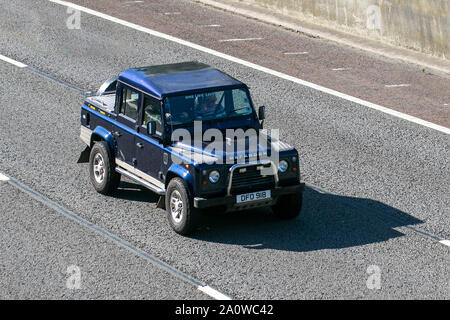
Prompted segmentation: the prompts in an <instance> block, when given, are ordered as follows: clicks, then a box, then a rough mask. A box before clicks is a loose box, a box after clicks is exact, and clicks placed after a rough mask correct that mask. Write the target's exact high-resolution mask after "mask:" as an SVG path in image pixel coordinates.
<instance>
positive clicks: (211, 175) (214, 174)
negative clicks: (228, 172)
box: [209, 170, 220, 183]
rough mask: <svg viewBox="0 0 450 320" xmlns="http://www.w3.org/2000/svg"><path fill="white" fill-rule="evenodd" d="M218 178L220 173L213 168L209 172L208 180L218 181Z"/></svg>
mask: <svg viewBox="0 0 450 320" xmlns="http://www.w3.org/2000/svg"><path fill="white" fill-rule="evenodd" d="M219 178H220V173H219V171H217V170H213V171H211V172H210V173H209V181H210V182H211V183H217V181H219Z"/></svg>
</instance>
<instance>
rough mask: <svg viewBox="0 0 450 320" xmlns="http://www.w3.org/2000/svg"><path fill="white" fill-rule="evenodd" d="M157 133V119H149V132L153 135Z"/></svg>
mask: <svg viewBox="0 0 450 320" xmlns="http://www.w3.org/2000/svg"><path fill="white" fill-rule="evenodd" d="M155 133H156V121H149V122H148V123H147V134H148V135H149V136H153V135H154V134H155Z"/></svg>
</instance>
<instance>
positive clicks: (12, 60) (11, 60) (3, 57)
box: [0, 54, 27, 68]
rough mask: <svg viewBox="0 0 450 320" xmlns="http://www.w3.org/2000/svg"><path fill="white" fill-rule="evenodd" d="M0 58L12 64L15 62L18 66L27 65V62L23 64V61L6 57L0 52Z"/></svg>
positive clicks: (23, 66)
mask: <svg viewBox="0 0 450 320" xmlns="http://www.w3.org/2000/svg"><path fill="white" fill-rule="evenodd" d="M0 60H2V61H5V62H8V63H10V64H13V65H15V66H16V67H19V68H25V67H26V66H27V65H26V64H23V63H22V62H19V61H16V60H14V59H11V58H8V57H5V56H3V55H1V54H0Z"/></svg>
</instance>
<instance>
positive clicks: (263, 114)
mask: <svg viewBox="0 0 450 320" xmlns="http://www.w3.org/2000/svg"><path fill="white" fill-rule="evenodd" d="M258 118H259V120H264V119H265V118H266V107H265V106H261V107H259V109H258Z"/></svg>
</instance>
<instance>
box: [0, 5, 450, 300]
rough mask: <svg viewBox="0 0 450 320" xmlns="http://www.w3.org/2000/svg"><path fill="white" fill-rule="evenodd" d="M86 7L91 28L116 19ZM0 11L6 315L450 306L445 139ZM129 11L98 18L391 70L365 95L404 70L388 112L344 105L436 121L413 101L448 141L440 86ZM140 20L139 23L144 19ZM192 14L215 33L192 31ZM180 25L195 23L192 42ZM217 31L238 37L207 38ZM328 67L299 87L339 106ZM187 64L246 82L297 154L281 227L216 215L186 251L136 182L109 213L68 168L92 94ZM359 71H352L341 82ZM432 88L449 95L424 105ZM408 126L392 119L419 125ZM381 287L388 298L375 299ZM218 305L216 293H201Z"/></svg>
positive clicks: (228, 45) (222, 64)
mask: <svg viewBox="0 0 450 320" xmlns="http://www.w3.org/2000/svg"><path fill="white" fill-rule="evenodd" d="M79 2H80V3H82V4H83V5H85V6H88V7H89V6H91V7H92V8H95V6H98V8H95V9H98V10H103V9H102V7H101V6H102V5H103V6H105V4H106V3H109V1H108V2H105V1H96V2H95V3H94V2H93V1H79ZM162 3H164V6H163V5H162ZM0 4H1V7H2V9H3V10H1V11H0V55H2V56H3V59H1V60H2V61H0V79H1V82H0V83H1V85H0V94H1V97H2V108H1V111H2V112H1V116H0V136H1V143H0V173H1V175H0V212H2V214H1V215H0V230H1V232H0V238H1V240H0V257H1V258H0V298H2V299H11V298H69V299H70V298H147V299H207V298H217V297H225V296H227V297H231V298H233V299H333V298H334V299H336V298H344V299H380V298H388V299H406V298H418V299H426V298H432V299H436V298H440V299H449V298H450V294H449V293H450V292H449V288H450V287H449V285H450V283H449V276H450V270H449V262H450V261H449V253H450V252H449V250H450V248H449V246H447V245H446V244H445V241H444V240H446V239H447V240H448V239H450V230H449V226H450V217H449V208H450V197H449V195H450V183H449V176H450V162H449V159H450V140H449V136H448V134H446V133H443V132H440V131H437V130H434V129H431V128H427V127H424V126H421V125H419V124H416V123H412V122H409V121H407V120H405V119H401V118H398V117H393V116H391V115H388V114H385V113H383V112H380V111H377V110H373V109H370V108H367V107H364V106H361V105H359V104H355V103H353V102H350V101H348V100H345V99H341V98H339V97H336V96H333V95H329V94H326V93H324V92H321V91H318V90H314V89H312V88H309V87H305V86H302V85H300V84H298V83H294V82H292V81H288V80H285V79H282V78H280V77H277V76H274V75H272V74H268V73H266V72H262V71H258V70H255V69H254V68H250V67H247V66H244V65H242V64H239V63H235V62H232V61H230V60H228V59H223V58H220V57H218V56H217V55H212V54H209V53H207V52H204V51H199V50H196V49H195V48H192V47H189V46H186V45H183V44H180V43H176V42H173V41H171V40H169V39H166V38H162V37H156V36H153V35H151V34H148V33H146V32H142V31H138V30H135V29H133V28H130V27H127V26H125V25H121V24H118V23H116V22H113V21H110V20H107V19H104V18H101V17H98V16H94V15H91V14H87V13H85V12H82V13H81V20H80V21H81V24H80V28H79V29H70V28H68V27H67V23H68V19H69V18H70V17H71V16H72V15H73V12H72V11H70V10H69V11H68V9H67V7H66V6H64V5H60V4H55V3H52V2H50V1H45V0H40V1H33V2H31V1H25V0H17V1H4V0H1V1H0ZM119 4H120V5H121V8H122V9H121V10H120V11H119V10H116V11H114V12H107V10H112V9H111V8H109V9H104V11H105V12H107V13H108V14H111V15H113V16H122V17H121V18H122V19H125V20H127V21H130V22H132V23H136V24H138V25H146V23H153V24H154V25H146V26H147V27H149V28H153V29H155V30H157V31H161V32H164V33H167V34H170V35H175V36H177V37H179V38H183V39H186V40H189V41H192V42H194V43H199V44H201V45H204V46H205V47H208V48H213V49H215V50H218V51H221V52H225V53H228V54H231V55H234V56H239V58H241V59H245V60H248V61H251V62H254V63H259V62H258V61H254V60H253V59H255V54H256V53H257V52H260V51H261V50H272V51H273V50H274V48H276V47H277V45H276V44H273V43H272V44H267V45H266V42H263V43H259V46H260V49H261V50H258V48H256V49H255V47H254V44H255V42H257V41H261V40H254V41H253V40H249V41H238V43H239V44H236V43H237V42H236V41H230V42H219V41H217V40H227V39H237V38H248V37H250V36H252V37H255V38H263V39H265V38H267V37H266V34H267V36H269V35H270V36H271V37H272V39H280V40H279V41H282V39H285V41H287V42H288V43H291V44H292V45H294V43H303V42H304V43H308V44H310V45H311V48H309V49H308V50H305V51H311V52H312V51H313V49H314V48H317V47H320V46H323V48H325V49H326V48H329V50H325V49H323V48H322V50H324V51H326V52H329V51H330V50H331V49H333V50H334V51H335V52H336V55H341V56H345V53H348V54H354V55H358V57H361V59H368V60H370V61H373V63H376V64H378V65H379V66H383V68H381V67H380V68H375V69H374V73H371V76H370V77H372V80H371V81H374V79H385V78H386V77H387V74H388V73H390V74H391V76H392V77H394V78H395V77H396V76H400V75H399V74H398V73H397V72H396V70H400V71H401V72H403V74H407V75H408V76H409V77H410V79H412V80H416V79H419V80H420V81H419V80H417V82H416V83H415V84H414V86H413V88H411V86H409V87H398V88H395V89H396V90H404V91H396V93H395V94H393V95H392V96H390V95H387V96H388V97H389V96H390V98H386V95H380V96H383V99H384V100H376V99H377V94H375V93H373V92H372V93H370V94H369V93H368V92H367V91H366V90H365V89H366V86H367V87H368V88H372V87H373V86H372V85H371V84H370V82H367V83H366V84H365V86H362V87H361V88H358V87H355V85H353V86H352V88H351V91H346V93H348V94H353V95H355V96H356V94H354V93H357V91H358V90H360V91H361V96H360V97H362V98H364V99H366V100H368V101H372V102H374V103H380V104H383V102H385V103H384V104H383V105H385V106H387V107H391V105H393V104H395V101H401V100H403V99H405V100H408V99H409V100H414V101H417V102H416V103H417V105H418V106H420V107H421V108H422V109H423V108H426V107H428V104H427V103H425V102H423V101H422V100H420V99H419V97H416V95H419V96H422V98H423V99H425V98H426V99H429V101H431V102H430V104H429V105H430V108H429V109H427V110H428V111H427V112H426V116H424V117H423V119H425V120H427V121H434V119H441V120H439V121H437V120H436V121H434V122H435V123H438V124H441V125H447V126H448V123H449V119H448V111H446V110H448V109H445V108H443V107H442V105H443V104H444V100H445V99H446V98H449V97H448V96H447V97H445V94H447V95H448V92H449V88H450V86H449V81H448V79H447V78H446V77H441V76H439V75H431V74H422V73H420V72H417V70H415V69H414V68H413V67H411V66H407V65H402V64H400V63H398V62H395V63H394V62H390V61H386V60H385V59H379V58H377V57H375V56H369V55H367V56H365V55H364V53H362V52H353V51H352V50H351V49H349V48H340V47H338V46H336V45H334V44H331V43H326V42H321V41H319V40H317V39H310V38H307V37H304V36H302V35H297V34H293V33H291V32H288V31H285V30H282V29H277V28H275V27H272V26H267V25H265V24H261V23H259V22H256V21H252V20H248V19H244V18H241V17H238V16H234V15H231V14H226V13H223V12H220V11H216V10H212V9H209V8H206V7H204V6H200V5H198V4H196V3H191V2H184V1H159V2H152V1H144V3H143V4H141V3H137V2H133V1H128V2H126V3H125V1H123V2H119ZM119 4H115V5H116V6H118V5H119ZM138 5H142V6H146V9H145V8H141V9H140V10H139V11H136V12H138V13H137V15H136V16H135V17H132V15H130V14H129V12H131V11H127V10H133V6H138ZM180 8H181V9H180ZM134 9H135V8H134ZM144 9H145V10H147V11H145V12H146V13H147V15H146V16H145V19H143V18H139V15H140V14H142V10H144ZM127 12H128V13H127ZM177 12H178V13H177ZM200 13H203V14H202V15H201V16H202V17H204V19H205V20H204V21H202V22H201V23H200V22H198V23H197V20H198V19H199V18H198V15H200ZM189 15H191V16H192V17H191V19H189ZM133 19H134V20H133ZM183 19H184V20H183ZM219 19H223V20H219ZM179 21H191V22H192V21H195V23H196V25H197V26H198V28H194V27H193V26H192V24H188V23H187V22H184V23H182V22H179ZM224 23H229V25H230V26H235V29H234V30H233V29H232V28H231V27H230V28H220V27H212V26H211V25H213V24H217V25H224ZM240 24H245V25H248V26H249V27H248V28H250V27H251V28H253V29H244V28H242V27H240V26H241V25H240ZM207 25H208V26H209V27H207ZM183 28H184V29H183ZM205 28H207V29H208V30H212V29H214V31H213V32H214V39H216V41H215V42H213V41H212V40H211V41H210V42H208V41H206V40H208V39H207V38H205V37H206V36H203V35H204V34H209V33H210V32H212V31H207V32H205V31H204V30H205ZM201 30H203V31H201ZM230 30H231V31H230ZM240 30H241V33H240ZM242 30H246V31H247V30H256V31H260V32H261V33H264V35H254V34H255V32H252V33H251V34H242V33H244V31H242ZM183 31H184V32H183ZM221 32H224V34H221ZM227 32H228V33H227ZM225 33H227V34H225ZM231 36H233V38H231ZM291 37H296V38H295V39H296V41H298V42H294V41H293V40H291ZM202 39H203V40H202ZM197 40H198V41H197ZM202 41H204V42H202ZM308 41H309V42H308ZM311 41H312V42H314V43H310V42H311ZM236 46H239V47H236ZM314 46H316V47H314ZM278 47H279V46H278ZM297 49H298V48H289V50H290V51H292V50H297ZM286 50H288V49H286ZM302 50H303V49H302ZM237 51H239V52H237ZM317 52H318V53H319V52H321V51H317ZM235 53H238V54H235ZM292 56H293V55H292ZM292 56H290V57H289V59H293V57H292ZM319 56H320V55H319ZM5 57H8V58H10V59H14V61H18V62H20V63H23V64H24V65H27V66H29V67H25V66H24V65H21V64H17V63H15V64H14V61H11V60H8V59H6V58H5ZM278 59H279V61H280V63H279V65H277V64H273V63H272V62H271V61H272V60H270V61H265V60H262V64H265V65H266V66H267V67H270V68H272V69H274V70H277V71H281V72H288V73H289V72H291V71H292V70H295V68H296V65H297V63H298V62H294V61H292V60H289V59H288V58H286V59H284V57H281V58H278ZM320 59H326V57H321V58H319V57H318V58H317V61H316V62H315V63H313V62H311V58H310V59H309V61H310V62H309V64H306V63H305V65H307V66H308V68H309V69H308V70H309V71H308V72H307V73H308V77H309V78H307V79H306V80H308V81H313V82H314V80H315V79H316V80H317V82H318V83H319V84H321V85H328V86H329V87H331V88H334V89H337V88H339V86H341V85H342V81H344V80H345V79H347V80H345V81H355V79H352V76H345V74H344V73H339V76H336V74H335V73H332V72H328V73H329V74H330V76H329V77H328V78H327V77H326V76H325V74H324V71H323V70H322V71H321V70H319V69H320V68H318V70H317V73H315V72H316V68H314V65H316V66H317V65H322V63H320V61H321V60H320ZM187 60H199V61H202V62H205V63H208V64H210V65H213V66H215V67H217V68H219V69H221V70H223V71H225V72H227V73H229V74H230V75H232V76H234V77H236V78H238V79H240V80H242V81H244V82H246V83H247V84H248V85H249V86H250V88H251V92H252V95H253V99H254V101H255V103H256V105H265V106H266V108H267V118H268V119H267V121H266V127H267V128H269V129H270V128H277V129H280V131H281V133H280V134H281V138H282V140H284V141H286V142H288V143H290V144H292V145H293V146H295V147H296V148H297V149H298V150H299V154H300V165H301V170H302V180H303V181H305V182H307V183H308V185H309V187H308V189H307V191H306V193H305V196H304V207H303V209H302V212H301V215H300V216H299V217H298V218H297V219H295V220H293V221H279V220H277V219H276V218H275V217H274V216H273V215H272V214H271V212H270V210H255V211H250V212H245V213H235V214H228V215H223V214H222V215H211V216H205V217H204V221H203V224H202V226H201V227H200V228H199V230H197V232H196V234H195V235H194V236H193V237H182V236H179V235H177V234H175V233H174V232H173V231H172V230H171V229H170V227H169V225H168V223H167V221H166V217H165V213H164V212H163V211H162V210H160V209H157V208H156V201H157V197H156V196H155V195H153V194H152V193H151V192H150V191H147V190H145V189H143V188H141V187H139V186H137V185H135V184H133V183H131V182H127V181H126V180H123V181H122V183H121V186H120V189H119V191H118V193H117V194H116V195H114V196H111V197H105V196H102V195H99V194H97V193H96V192H95V191H94V189H93V187H92V186H91V184H90V182H89V175H88V168H87V165H86V164H77V163H76V161H77V159H78V156H79V154H80V152H81V151H82V150H83V149H84V145H83V143H82V142H81V141H80V139H79V128H80V125H79V116H80V106H81V104H82V101H83V94H82V92H83V91H88V90H96V89H97V88H98V87H99V85H100V84H101V83H102V82H103V81H104V80H105V79H107V78H109V77H110V76H112V75H117V74H118V73H119V72H120V71H122V70H124V69H126V68H129V67H135V66H145V65H152V64H160V63H171V62H180V61H187ZM257 60H258V59H257ZM312 60H313V61H315V60H314V59H312ZM337 61H338V62H339V65H342V64H341V63H340V61H339V60H337ZM357 61H359V60H358V59H354V61H349V65H350V66H349V68H356V66H353V65H351V63H353V62H355V63H356V64H357ZM11 62H12V63H11ZM289 66H290V67H289ZM377 69H379V70H377ZM383 70H384V71H383ZM378 71H379V73H377V72H378ZM400 71H399V72H400ZM416 74H417V75H416ZM292 75H293V76H296V77H301V78H304V77H303V74H302V73H295V74H292ZM419 76H420V77H424V78H420V77H419ZM333 77H334V78H333ZM346 77H347V78H346ZM361 77H363V76H362V75H361ZM370 77H369V78H370ZM427 77H428V78H427ZM321 79H326V81H323V82H322V80H321ZM399 80H403V79H399ZM367 81H368V80H367ZM328 82H330V83H328ZM356 82H358V81H356ZM397 82H398V81H395V83H397ZM400 82H404V81H400ZM380 83H382V84H383V90H384V88H385V87H384V80H383V81H380ZM390 83H391V82H390ZM433 84H436V86H437V88H440V89H439V90H437V91H438V92H439V95H437V94H436V95H435V96H432V95H431V94H426V93H427V92H429V90H431V89H430V88H432V87H433ZM436 86H435V87H434V88H436ZM390 89H393V88H390ZM433 90H434V89H433ZM342 91H343V90H342ZM418 93H420V94H418ZM366 94H367V95H366ZM371 98H373V100H371ZM422 98H421V99H422ZM409 100H408V101H409ZM448 103H450V101H449V102H448ZM438 105H439V106H440V107H438ZM433 106H435V107H433ZM415 110H416V108H415V107H414V108H412V109H411V110H409V109H407V108H403V109H402V110H400V111H402V112H410V113H411V114H412V115H415V116H417V117H419V114H417V112H416V111H415ZM430 110H431V111H430ZM8 177H10V179H9V180H8ZM71 266H76V267H77V268H78V269H77V270H79V273H80V276H81V278H80V279H81V280H80V286H79V288H76V287H75V288H74V287H73V286H72V287H71V286H70V285H68V280H70V278H71V274H70V273H68V268H69V269H70V267H71ZM373 270H377V271H379V274H380V286H375V287H373V286H371V285H370V283H371V282H370V279H373V278H370V277H371V275H372V272H373ZM368 284H369V285H368ZM210 287H211V288H213V289H215V290H216V291H215V290H199V288H200V289H201V288H210ZM202 291H203V292H202ZM205 291H206V292H207V293H204V292H205ZM221 294H223V295H225V296H221Z"/></svg>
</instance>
